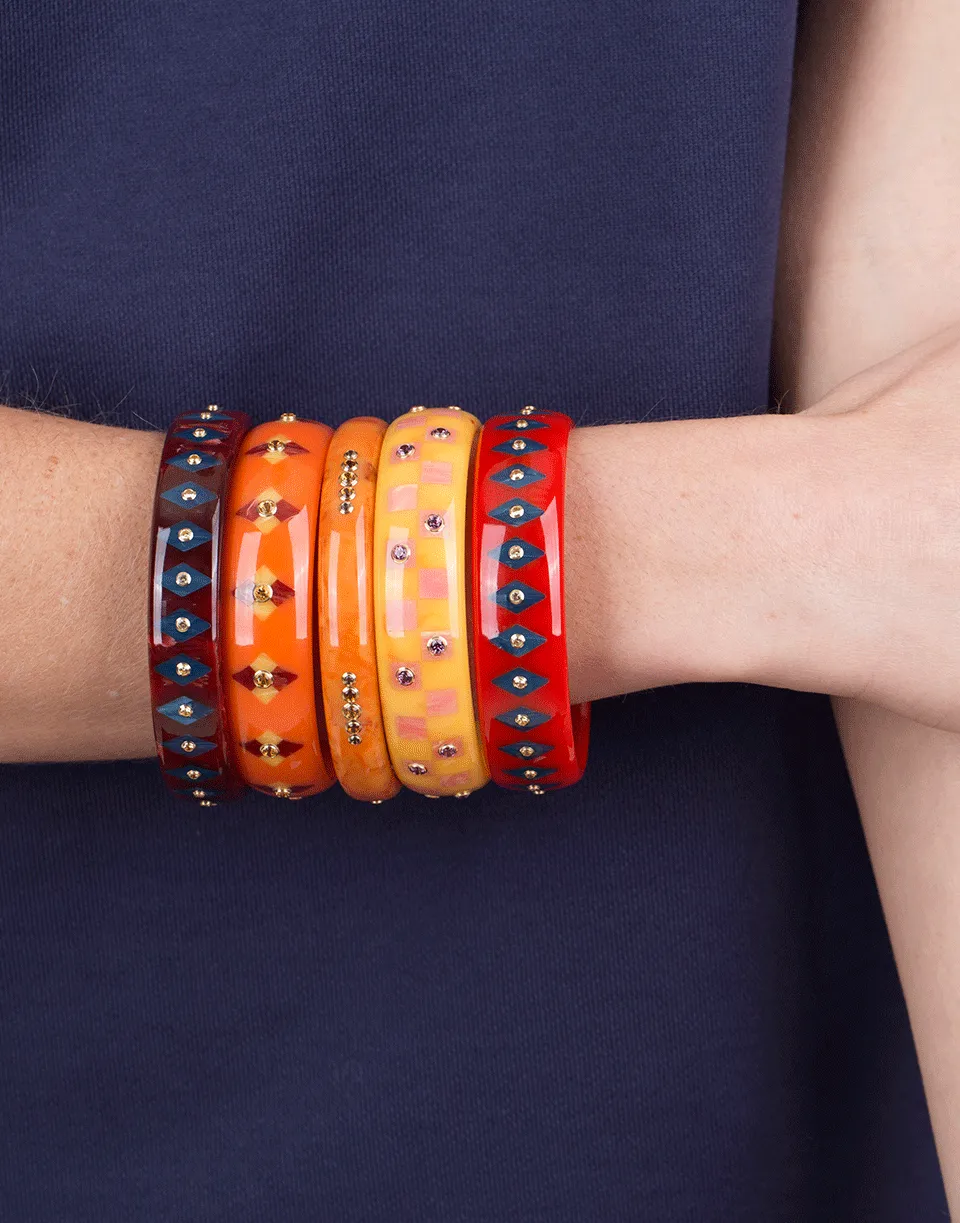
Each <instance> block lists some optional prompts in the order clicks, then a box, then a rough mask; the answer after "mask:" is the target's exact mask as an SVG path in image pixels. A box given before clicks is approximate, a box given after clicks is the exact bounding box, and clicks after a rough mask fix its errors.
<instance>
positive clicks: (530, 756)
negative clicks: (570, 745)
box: [500, 739, 553, 760]
mask: <svg viewBox="0 0 960 1223" xmlns="http://www.w3.org/2000/svg"><path fill="white" fill-rule="evenodd" d="M500 750H501V752H506V753H507V755H508V756H516V757H517V759H518V760H542V759H543V757H544V756H546V754H547V752H552V751H553V744H552V743H534V742H533V741H532V740H530V739H524V741H523V742H522V743H509V744H507V745H506V746H505V747H501V748H500Z"/></svg>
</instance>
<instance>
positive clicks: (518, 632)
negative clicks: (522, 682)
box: [490, 624, 546, 658]
mask: <svg viewBox="0 0 960 1223" xmlns="http://www.w3.org/2000/svg"><path fill="white" fill-rule="evenodd" d="M545 641H546V637H541V636H540V634H539V633H535V632H534V631H533V630H532V629H528V628H521V627H520V625H519V624H516V625H514V626H513V628H505V629H504V630H503V632H502V633H497V635H496V637H491V638H490V644H491V645H495V646H497V648H498V649H501V650H506V652H507V653H508V654H512V655H513V657H514V658H523V656H524V654H529V653H530V651H531V650H535V649H536V648H537V646H538V645H543V643H544V642H545Z"/></svg>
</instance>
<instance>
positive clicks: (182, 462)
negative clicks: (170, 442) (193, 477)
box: [170, 451, 223, 472]
mask: <svg viewBox="0 0 960 1223" xmlns="http://www.w3.org/2000/svg"><path fill="white" fill-rule="evenodd" d="M191 459H193V460H194V461H193V462H192V463H191V462H190V460H191ZM197 459H199V460H200V462H199V463H198V462H197V461H196V460H197ZM222 463H223V459H221V458H220V456H219V455H218V454H201V453H200V452H199V451H197V453H196V454H178V455H177V457H176V458H175V459H171V460H170V466H171V467H179V468H180V470H181V471H187V472H190V471H208V470H209V469H210V468H211V467H219V466H220V465H221V464H222Z"/></svg>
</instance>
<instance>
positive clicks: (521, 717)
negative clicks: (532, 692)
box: [513, 713, 530, 726]
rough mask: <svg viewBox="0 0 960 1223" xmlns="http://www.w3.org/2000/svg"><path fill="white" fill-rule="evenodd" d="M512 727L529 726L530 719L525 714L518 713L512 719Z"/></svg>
mask: <svg viewBox="0 0 960 1223" xmlns="http://www.w3.org/2000/svg"><path fill="white" fill-rule="evenodd" d="M513 724H514V726H529V725H530V719H529V717H528V716H527V715H526V714H525V713H518V714H517V715H516V717H515V718H514V719H513Z"/></svg>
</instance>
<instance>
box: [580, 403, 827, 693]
mask: <svg viewBox="0 0 960 1223" xmlns="http://www.w3.org/2000/svg"><path fill="white" fill-rule="evenodd" d="M831 425H835V421H828V420H825V419H820V420H813V419H808V418H805V417H798V416H781V415H773V414H765V415H757V416H739V417H724V418H709V419H697V420H688V421H666V422H651V423H649V424H641V425H610V426H604V427H602V428H590V429H581V430H577V431H576V433H575V434H574V435H573V438H572V440H571V445H570V469H569V476H568V506H567V516H568V537H567V557H566V570H567V606H568V623H569V649H570V667H571V687H572V695H573V697H574V699H576V700H584V699H596V698H599V697H604V696H611V695H615V694H617V693H623V692H630V691H635V690H639V689H643V688H651V687H656V686H660V685H664V684H677V683H689V682H722V681H733V682H736V681H740V682H751V683H761V684H769V685H775V686H779V687H792V688H801V689H806V690H810V691H831V690H832V688H831V684H833V683H835V682H836V680H837V672H838V668H840V667H842V665H843V663H842V654H843V652H842V650H841V649H840V647H839V642H838V639H837V634H836V632H835V631H834V626H831V624H830V623H829V607H828V606H823V605H822V604H821V602H820V601H819V600H818V598H817V597H816V595H815V590H816V580H815V575H816V574H817V573H818V572H819V570H820V568H821V567H822V559H823V558H822V556H820V555H818V548H820V547H822V545H823V541H824V539H825V538H828V537H829V528H828V529H826V530H825V529H824V518H825V514H828V513H829V511H828V510H827V509H826V507H825V506H824V505H823V498H822V489H821V479H820V476H819V475H818V472H819V471H820V469H821V467H822V463H821V457H820V454H819V451H820V448H821V446H822V445H823V444H824V443H825V441H828V440H829V439H828V435H827V430H828V429H829V428H830V426H831Z"/></svg>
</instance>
